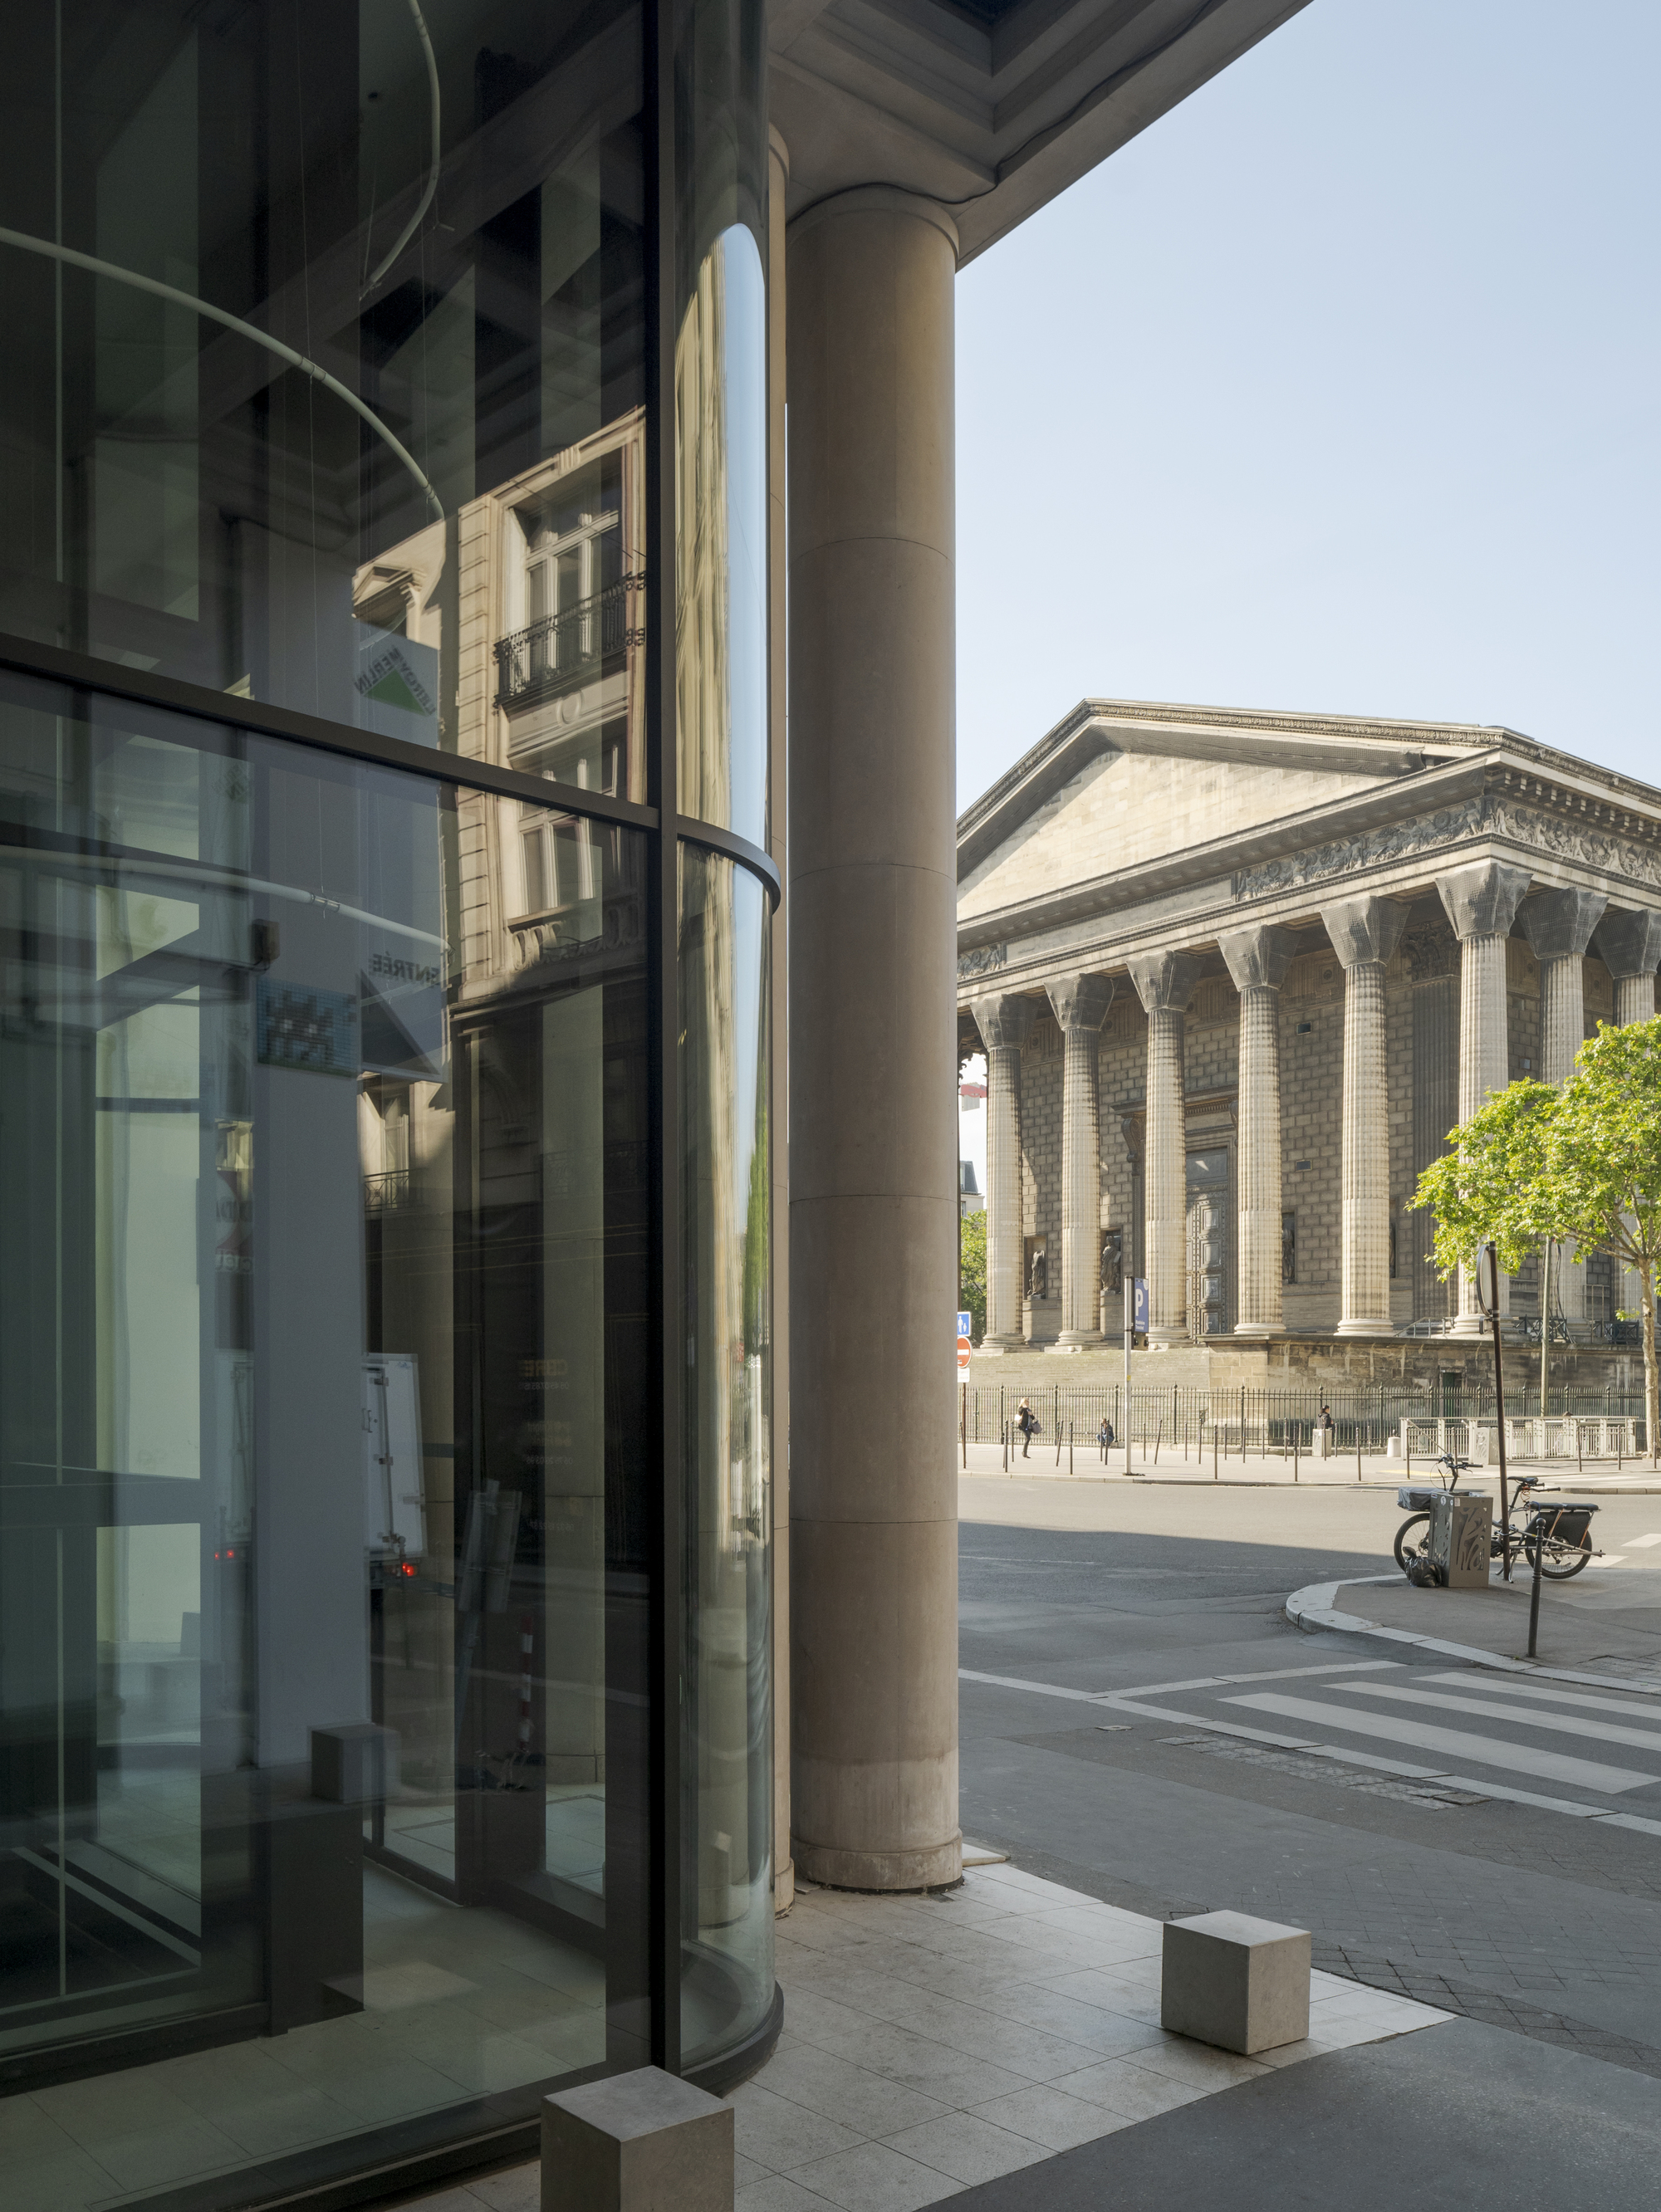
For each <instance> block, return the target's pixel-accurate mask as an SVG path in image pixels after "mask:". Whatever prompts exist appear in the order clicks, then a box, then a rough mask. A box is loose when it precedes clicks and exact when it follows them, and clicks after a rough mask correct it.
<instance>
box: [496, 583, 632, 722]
mask: <svg viewBox="0 0 1661 2212" xmlns="http://www.w3.org/2000/svg"><path fill="white" fill-rule="evenodd" d="M645 581H646V579H645V578H644V577H643V576H623V577H619V579H618V581H617V582H616V583H615V584H607V585H606V586H605V589H604V590H603V591H599V592H593V593H592V594H591V595H590V597H588V598H587V599H579V600H578V601H577V602H576V604H575V606H569V607H562V608H561V610H560V611H559V612H558V613H557V614H554V615H544V616H543V617H542V619H541V620H540V621H539V622H533V623H529V624H527V625H526V628H525V629H516V630H514V632H513V634H512V635H511V636H508V637H502V638H498V639H497V640H496V647H495V651H496V702H497V704H498V705H500V706H502V707H515V706H524V705H526V704H527V703H528V702H530V701H532V700H533V699H545V698H549V697H552V696H557V695H558V694H559V693H560V692H562V691H571V690H575V689H576V687H577V686H578V685H579V684H586V683H588V682H589V681H591V680H592V678H594V677H595V676H598V675H599V674H600V673H601V672H602V671H603V669H604V667H605V663H606V661H608V660H610V659H614V658H615V657H616V656H617V655H618V654H620V653H623V652H624V650H625V649H626V648H627V647H630V646H631V645H642V644H643V643H644V642H645V638H646V633H645V630H644V629H636V628H631V627H630V623H629V617H628V599H629V595H630V592H637V591H639V590H641V589H642V586H643V585H644V584H645Z"/></svg>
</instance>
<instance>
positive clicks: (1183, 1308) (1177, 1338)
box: [1129, 952, 1200, 1352]
mask: <svg viewBox="0 0 1661 2212" xmlns="http://www.w3.org/2000/svg"><path fill="white" fill-rule="evenodd" d="M1129 968H1130V980H1131V981H1132V982H1133V983H1134V984H1135V986H1136V995H1137V997H1138V998H1139V999H1140V1000H1141V1002H1142V1006H1143V1008H1144V1009H1145V1011H1146V1012H1147V1154H1146V1159H1147V1165H1146V1168H1145V1170H1144V1173H1143V1182H1142V1191H1143V1202H1144V1204H1145V1206H1147V1233H1146V1245H1147V1345H1148V1349H1149V1351H1150V1352H1163V1351H1165V1349H1167V1348H1168V1347H1169V1346H1171V1345H1175V1344H1186V1343H1187V1341H1188V1133H1187V1129H1186V1127H1185V1126H1184V1120H1183V1015H1184V1014H1185V1013H1186V1012H1187V1011H1188V1002H1189V1000H1190V999H1191V998H1192V997H1193V995H1194V986H1195V985H1196V983H1197V982H1198V981H1199V980H1200V963H1199V962H1198V961H1197V960H1196V958H1195V957H1194V956H1193V955H1192V954H1191V953H1188V952H1144V953H1141V954H1139V955H1138V956H1137V957H1136V958H1135V959H1134V960H1132V961H1131V962H1130V963H1129Z"/></svg>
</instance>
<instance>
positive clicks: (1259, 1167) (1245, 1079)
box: [1222, 923, 1293, 1336]
mask: <svg viewBox="0 0 1661 2212" xmlns="http://www.w3.org/2000/svg"><path fill="white" fill-rule="evenodd" d="M1292 949H1293V938H1292V933H1291V931H1290V930H1286V929H1270V928H1269V927H1265V926H1264V925H1262V924H1261V923H1260V924H1259V925H1258V926H1257V927H1256V928H1254V929H1240V930H1236V931H1235V932H1234V933H1232V935H1231V936H1228V937H1226V938H1224V939H1223V940H1222V955H1223V958H1224V959H1225V960H1226V962H1227V963H1228V972H1229V974H1230V975H1232V977H1233V979H1234V987H1235V989H1236V990H1237V991H1238V993H1239V994H1240V1135H1239V1146H1238V1161H1239V1193H1238V1204H1239V1226H1238V1236H1239V1246H1240V1291H1239V1318H1238V1320H1237V1321H1236V1322H1235V1324H1234V1334H1235V1335H1236V1336H1278V1335H1279V1334H1280V1332H1281V1327H1282V1322H1281V984H1282V983H1284V982H1285V981H1286V975H1287V967H1288V966H1289V965H1290V963H1291V960H1292Z"/></svg>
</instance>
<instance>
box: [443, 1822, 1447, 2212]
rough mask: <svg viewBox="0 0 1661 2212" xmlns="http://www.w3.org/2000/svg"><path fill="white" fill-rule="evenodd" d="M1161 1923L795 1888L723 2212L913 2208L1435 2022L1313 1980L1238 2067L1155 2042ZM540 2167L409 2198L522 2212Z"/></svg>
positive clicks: (974, 1880)
mask: <svg viewBox="0 0 1661 2212" xmlns="http://www.w3.org/2000/svg"><path fill="white" fill-rule="evenodd" d="M1163 1942H1164V1932H1163V1923H1162V1922H1161V1921H1160V1920H1159V1919H1158V1918H1155V1917H1153V1916H1151V1915H1149V1914H1146V1913H1140V1912H1132V1911H1126V1910H1124V1909H1123V1908H1122V1907H1119V1906H1116V1905H1105V1904H1104V1903H1102V1902H1101V1901H1100V1900H1099V1899H1097V1898H1093V1897H1089V1896H1086V1895H1085V1894H1084V1893H1081V1892H1080V1891H1076V1890H1072V1889H1068V1888H1065V1887H1062V1885H1061V1884H1059V1883H1056V1882H1052V1881H1044V1880H1043V1879H1042V1878H1041V1877H1040V1876H1038V1875H1033V1874H1029V1873H1026V1872H1025V1871H1024V1870H1023V1869H1020V1868H1019V1867H1016V1866H1012V1865H1009V1864H1007V1863H1001V1864H996V1865H991V1866H978V1867H970V1869H968V1870H967V1871H966V1873H965V1875H964V1882H963V1886H962V1887H961V1888H959V1889H957V1890H954V1891H952V1892H949V1893H939V1894H934V1895H930V1896H927V1897H866V1896H856V1895H855V1894H853V1893H849V1892H846V1891H839V1890H822V1889H815V1888H813V1887H812V1886H811V1885H808V1884H805V1883H801V1882H799V1883H798V1885H797V1889H796V1902H795V1905H794V1909H793V1910H792V1911H791V1912H790V1913H789V1914H788V1916H787V1917H785V1918H783V1919H782V1920H781V1921H780V1922H779V1923H778V1942H777V1962H778V1976H779V1980H780V1983H781V1984H782V1987H783V1990H784V1993H785V2000H784V2002H785V2012H784V2033H783V2034H782V2036H781V2038H780V2040H779V2045H778V2048H777V2051H776V2053H775V2055H774V2056H773V2057H772V2058H771V2059H770V2060H769V2062H768V2063H767V2064H766V2065H765V2066H764V2067H763V2068H762V2069H761V2071H760V2072H759V2073H758V2074H757V2075H756V2076H755V2078H754V2079H753V2080H752V2081H746V2082H745V2084H744V2085H743V2086H742V2087H739V2088H738V2089H736V2090H734V2091H733V2094H732V2096H731V2098H730V2099H729V2100H728V2101H729V2102H730V2103H731V2104H732V2106H733V2110H734V2112H735V2113H736V2114H737V2122H738V2158H739V2165H738V2178H739V2188H738V2194H737V2200H736V2212H826V2208H827V2207H836V2208H837V2212H916V2208H921V2207H922V2206H924V2205H928V2204H935V2203H940V2201H941V2200H942V2199H943V2198H945V2197H953V2196H956V2195H958V2194H959V2193H960V2192H961V2191H963V2190H964V2189H967V2188H973V2187H975V2186H976V2185H978V2184H981V2183H984V2182H986V2181H989V2180H992V2179H995V2178H996V2177H998V2176H1000V2175H1004V2174H1009V2173H1013V2172H1017V2171H1019V2170H1020V2169H1021V2168H1024V2167H1029V2166H1038V2165H1040V2164H1043V2163H1047V2162H1049V2161H1050V2160H1052V2159H1053V2158H1054V2157H1055V2156H1056V2154H1057V2153H1059V2152H1061V2151H1063V2150H1068V2149H1071V2148H1074V2147H1075V2146H1077V2145H1079V2144H1082V2143H1087V2142H1094V2141H1097V2140H1098V2139H1099V2138H1100V2137H1102V2136H1109V2135H1113V2134H1116V2133H1118V2132H1120V2131H1121V2130H1135V2128H1136V2127H1137V2126H1138V2125H1140V2124H1142V2123H1145V2122H1147V2120H1149V2119H1152V2118H1157V2117H1158V2116H1159V2115H1160V2114H1162V2113H1171V2112H1176V2111H1177V2109H1178V2108H1185V2107H1188V2106H1192V2105H1195V2104H1196V2103H1199V2102H1202V2101H1204V2100H1208V2099H1210V2098H1213V2097H1214V2096H1215V2095H1216V2094H1218V2093H1220V2091H1223V2090H1226V2089H1233V2088H1236V2087H1238V2086H1240V2085H1242V2084H1244V2083H1249V2082H1253V2081H1259V2080H1262V2079H1265V2078H1268V2077H1271V2076H1274V2075H1281V2074H1284V2073H1285V2072H1287V2070H1289V2069H1290V2070H1293V2071H1296V2070H1298V2069H1299V2067H1300V2065H1301V2064H1302V2063H1303V2062H1304V2061H1305V2060H1314V2059H1317V2058H1319V2057H1323V2056H1324V2055H1327V2054H1329V2053H1331V2052H1334V2051H1347V2050H1350V2049H1353V2048H1354V2047H1355V2046H1357V2045H1361V2044H1366V2043H1371V2042H1375V2041H1377V2040H1378V2039H1381V2038H1387V2037H1393V2036H1401V2035H1404V2034H1409V2033H1415V2032H1417V2031H1419V2030H1421V2029H1424V2028H1428V2027H1435V2026H1436V2025H1437V2024H1438V2023H1439V2022H1441V2021H1445V2020H1446V2019H1447V2018H1448V2016H1449V2015H1447V2013H1446V2012H1445V2011H1444V2010H1442V2009H1440V2008H1437V2007H1434V2006H1429V2005H1426V2004H1423V2003H1421V2002H1418V2001H1417V2000H1416V1999H1414V1998H1412V1997H1409V1996H1405V1995H1404V1994H1402V1993H1401V1991H1400V1990H1379V1989H1375V1988H1368V1987H1362V1986H1360V1984H1357V1983H1356V1982H1355V1981H1354V1978H1345V1977H1342V1976H1341V1975H1334V1974H1329V1973H1325V1972H1316V1973H1315V1974H1313V1975H1312V1977H1311V1989H1310V2033H1309V2036H1308V2038H1307V2039H1306V2040H1305V2041H1303V2042H1300V2043H1295V2044H1289V2045H1287V2046H1286V2047H1285V2048H1284V2049H1283V2050H1280V2051H1265V2052H1263V2053H1262V2055H1261V2056H1260V2057H1256V2058H1241V2057H1236V2056H1234V2055H1233V2054H1232V2053H1231V2052H1228V2051H1214V2050H1211V2049H1209V2048H1208V2046H1207V2045H1203V2044H1197V2043H1193V2042H1190V2041H1189V2040H1188V2039H1186V2038H1184V2037H1182V2036H1174V2035H1167V2034H1166V2033H1165V2032H1164V2030H1163V2029H1161V2028H1160V2027H1159V1956H1160V1950H1161V1947H1162V1944H1163ZM536 2172H537V2169H536V2167H535V2166H520V2167H517V2168H514V2170H513V2171H512V2172H508V2173H505V2174H497V2175H493V2176H490V2177H489V2178H487V2179H481V2180H478V2181H475V2182H472V2183H470V2184H464V2185H459V2186H453V2187H451V2188H449V2189H447V2190H444V2191H441V2192H440V2193H439V2194H438V2195H436V2196H429V2197H421V2198H417V2199H415V2200H412V2202H414V2203H417V2204H419V2205H420V2206H421V2207H422V2208H423V2212H479V2208H480V2207H482V2206H488V2207H490V2208H491V2212H509V2208H512V2212H519V2208H520V2206H521V2205H523V2206H526V2207H527V2208H528V2207H529V2206H530V2205H531V2204H532V2203H533V2202H534V2201H535V2199H534V2185H535V2177H536Z"/></svg>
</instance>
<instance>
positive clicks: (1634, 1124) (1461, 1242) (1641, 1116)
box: [1410, 1017, 1661, 1460]
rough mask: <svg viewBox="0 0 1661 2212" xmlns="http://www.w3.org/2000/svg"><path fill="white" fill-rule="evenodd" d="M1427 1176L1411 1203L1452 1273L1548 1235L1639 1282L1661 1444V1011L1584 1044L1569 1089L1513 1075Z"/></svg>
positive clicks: (1651, 1425) (1443, 1267)
mask: <svg viewBox="0 0 1661 2212" xmlns="http://www.w3.org/2000/svg"><path fill="white" fill-rule="evenodd" d="M1448 1140H1449V1142H1450V1144H1451V1146H1452V1147H1453V1149H1452V1151H1451V1152H1447V1153H1445V1154H1444V1156H1443V1157H1442V1158H1440V1159H1439V1160H1437V1161H1434V1162H1433V1164H1432V1165H1431V1166H1429V1167H1427V1169H1426V1170H1425V1171H1424V1173H1423V1174H1422V1175H1421V1176H1420V1178H1419V1188H1418V1189H1417V1191H1416V1192H1415V1194H1414V1197H1413V1199H1412V1200H1411V1201H1410V1202H1411V1204H1412V1205H1414V1206H1427V1207H1429V1209H1430V1211H1431V1212H1432V1213H1433V1215H1434V1216H1435V1219H1436V1264H1437V1267H1438V1268H1439V1271H1440V1273H1442V1275H1443V1276H1444V1278H1445V1277H1447V1276H1448V1275H1451V1273H1453V1271H1454V1269H1455V1268H1456V1267H1472V1266H1474V1265H1475V1261H1476V1255H1477V1253H1478V1251H1479V1250H1480V1249H1481V1247H1482V1244H1483V1243H1485V1242H1488V1241H1492V1243H1493V1244H1494V1250H1495V1252H1496V1253H1497V1255H1498V1256H1499V1261H1500V1266H1501V1267H1503V1268H1504V1269H1505V1270H1506V1273H1508V1274H1514V1273H1516V1271H1517V1269H1518V1267H1520V1266H1521V1265H1522V1263H1523V1261H1524V1259H1525V1258H1526V1256H1527V1255H1528V1254H1529V1253H1530V1251H1532V1250H1533V1249H1535V1248H1536V1246H1537V1245H1539V1244H1540V1243H1542V1241H1543V1240H1544V1239H1545V1238H1547V1237H1552V1238H1555V1239H1556V1240H1557V1241H1558V1242H1559V1243H1561V1245H1562V1246H1563V1248H1564V1252H1565V1256H1566V1257H1567V1259H1569V1260H1570V1261H1572V1262H1573V1263H1575V1264H1579V1265H1584V1264H1585V1261H1586V1260H1587V1259H1589V1258H1590V1257H1591V1255H1592V1254H1593V1253H1595V1252H1603V1253H1607V1254H1608V1255H1609V1257H1610V1259H1612V1260H1613V1261H1615V1264H1616V1265H1617V1266H1618V1267H1629V1268H1631V1269H1633V1270H1634V1273H1636V1274H1637V1276H1638V1278H1639V1281H1640V1285H1641V1296H1640V1310H1641V1319H1642V1322H1643V1335H1644V1404H1645V1414H1646V1428H1647V1434H1648V1440H1649V1447H1650V1454H1651V1457H1652V1460H1653V1458H1654V1456H1655V1452H1656V1446H1657V1443H1658V1437H1657V1427H1658V1420H1657V1415H1658V1405H1657V1399H1658V1383H1657V1369H1656V1344H1655V1285H1656V1280H1657V1275H1658V1271H1661V1017H1658V1018H1656V1019H1654V1020H1652V1021H1647V1022H1633V1023H1630V1024H1627V1025H1625V1026H1624V1027H1621V1028H1619V1029H1616V1028H1612V1027H1611V1026H1610V1025H1609V1024H1608V1023H1599V1024H1598V1028H1597V1036H1595V1037H1592V1038H1591V1039H1589V1040H1588V1042H1586V1043H1585V1044H1584V1045H1582V1047H1581V1048H1580V1051H1579V1054H1578V1056H1577V1058H1576V1060H1575V1066H1574V1073H1573V1075H1571V1076H1570V1078H1569V1079H1568V1080H1567V1083H1565V1084H1564V1085H1563V1086H1562V1088H1561V1090H1558V1089H1556V1088H1555V1087H1554V1086H1553V1085H1550V1084H1548V1083H1513V1084H1511V1085H1509V1086H1508V1087H1507V1088H1506V1090H1504V1091H1496V1092H1495V1093H1494V1096H1493V1097H1490V1098H1489V1099H1488V1101H1487V1102H1486V1103H1484V1104H1483V1105H1482V1107H1481V1108H1480V1109H1478V1111H1477V1112H1476V1113H1475V1114H1474V1115H1472V1116H1471V1118H1470V1120H1469V1121H1467V1122H1466V1123H1465V1125H1464V1126H1463V1128H1459V1129H1454V1130H1451V1131H1450V1132H1449V1139H1448Z"/></svg>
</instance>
